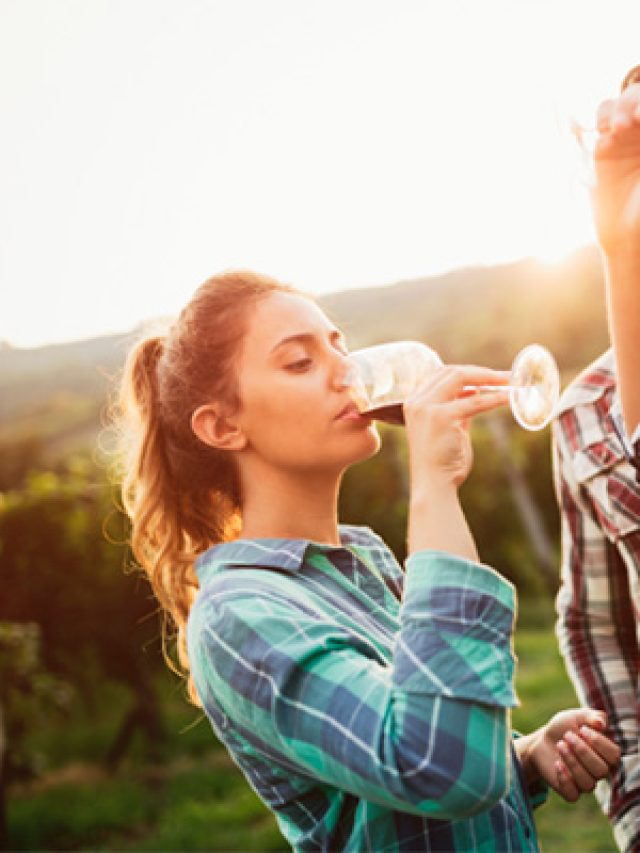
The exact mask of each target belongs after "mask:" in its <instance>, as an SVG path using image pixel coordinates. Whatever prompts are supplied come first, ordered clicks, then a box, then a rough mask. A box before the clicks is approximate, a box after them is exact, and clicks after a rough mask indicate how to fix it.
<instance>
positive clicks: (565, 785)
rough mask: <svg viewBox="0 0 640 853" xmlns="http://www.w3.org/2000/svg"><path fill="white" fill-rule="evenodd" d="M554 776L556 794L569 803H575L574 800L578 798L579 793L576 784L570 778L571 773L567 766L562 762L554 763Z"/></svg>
mask: <svg viewBox="0 0 640 853" xmlns="http://www.w3.org/2000/svg"><path fill="white" fill-rule="evenodd" d="M555 769H556V775H557V777H558V787H557V791H558V793H559V794H560V795H561V796H562V797H564V798H565V800H568V802H570V803H575V802H576V800H578V799H579V797H580V793H581V792H580V791H579V790H578V787H577V786H576V783H575V782H574V781H573V779H572V778H571V773H570V772H569V770H568V768H567V766H566V765H565V764H564V763H563V762H562V761H556V763H555Z"/></svg>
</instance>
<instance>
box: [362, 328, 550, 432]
mask: <svg viewBox="0 0 640 853" xmlns="http://www.w3.org/2000/svg"><path fill="white" fill-rule="evenodd" d="M347 360H348V363H349V367H350V377H349V383H348V384H349V385H350V388H351V394H352V397H353V399H354V401H355V404H356V406H357V407H358V409H359V411H360V412H362V414H366V415H368V416H369V417H372V418H374V419H376V420H382V421H386V422H387V423H394V424H402V423H404V414H403V410H402V405H403V403H404V401H405V400H407V399H408V398H409V397H410V396H411V395H412V394H413V393H414V392H415V391H416V390H417V389H418V388H419V387H420V385H422V384H423V383H424V382H425V381H426V380H427V379H428V378H429V376H430V375H432V374H433V373H434V371H436V370H437V369H439V368H440V367H442V366H443V362H442V359H441V358H440V356H439V355H438V354H437V353H436V352H435V351H434V350H433V349H431V347H428V346H426V345H425V344H423V343H420V342H418V341H396V342H394V343H388V344H379V345H376V346H371V347H365V348H364V349H360V350H356V351H355V352H353V353H351V354H350V355H349V356H348V359H347ZM474 390H477V391H483V390H484V391H490V390H508V391H509V404H510V407H511V411H512V413H513V416H514V418H515V419H516V421H517V422H518V423H519V424H520V426H522V427H524V429H528V430H538V429H542V428H543V427H545V426H546V425H547V424H548V423H549V421H550V420H551V418H552V417H553V413H554V410H555V406H556V403H557V400H558V397H559V395H560V377H559V373H558V368H557V366H556V363H555V359H554V358H553V356H552V355H551V353H550V352H549V351H548V350H547V349H545V347H543V346H541V345H540V344H531V345H529V346H527V347H525V348H524V349H522V350H521V351H520V352H519V353H518V354H517V355H516V357H515V359H514V362H513V365H512V368H511V375H510V381H509V385H508V386H504V387H503V386H480V387H479V388H477V389H474Z"/></svg>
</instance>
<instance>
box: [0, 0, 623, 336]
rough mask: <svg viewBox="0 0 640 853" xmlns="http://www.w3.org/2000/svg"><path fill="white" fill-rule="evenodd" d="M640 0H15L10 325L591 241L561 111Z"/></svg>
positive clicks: (4, 251)
mask: <svg viewBox="0 0 640 853" xmlns="http://www.w3.org/2000/svg"><path fill="white" fill-rule="evenodd" d="M639 33H640V3H638V0H633V2H631V0H630V2H607V3H591V4H589V3H585V2H584V0H582V2H572V0H555V2H552V0H549V2H544V0H531V2H525V0H508V2H491V0H484V2H480V0H474V2H468V3H467V2H456V0H442V2H435V0H385V2H379V0H317V2H316V0H224V1H223V0H200V2H196V0H0V115H1V116H2V119H1V120H2V130H1V132H0V288H1V289H0V294H1V296H0V299H1V302H0V339H6V340H9V341H10V342H12V343H14V344H16V345H25V346H28V345H35V344H40V343H46V342H51V341H60V340H65V339H69V338H81V337H89V336H93V335H95V334H99V333H102V332H111V331H116V330H124V329H128V328H130V327H131V326H133V325H134V324H135V323H137V322H138V321H140V320H142V319H145V318H148V317H150V316H157V315H162V314H167V313H173V312H175V311H177V310H178V309H179V308H180V306H181V305H182V304H183V303H184V302H185V301H186V300H187V299H188V298H189V296H190V294H191V293H192V291H193V290H194V289H195V287H196V286H197V285H198V284H200V282H201V281H202V280H204V279H205V278H206V277H207V276H209V275H210V274H212V273H215V272H218V271H220V270H223V269H227V268H229V267H238V266H241V267H249V268H253V269H257V270H261V271H264V272H267V273H270V274H271V275H275V276H277V277H280V278H282V279H283V280H286V281H290V282H292V283H295V284H296V285H298V286H300V287H303V288H305V289H308V290H311V291H313V292H315V293H323V292H327V291H330V290H337V289H345V288H351V287H361V286H364V285H377V284H386V283H391V282H393V281H395V280H398V279H401V278H408V277H416V276H422V275H429V274H433V273H437V272H440V271H443V270H445V269H449V268H453V267H457V266H461V265H467V264H472V263H477V262H480V263H494V262H501V261H505V260H509V259H513V258H517V257H520V256H524V255H536V256H539V257H541V258H543V259H549V260H551V259H553V258H557V257H559V256H560V255H562V253H564V252H567V251H569V250H570V249H572V248H573V247H575V246H577V245H580V244H583V243H586V242H589V241H590V240H591V227H590V219H589V215H588V206H587V197H586V193H585V190H584V188H583V187H582V186H581V185H580V183H579V180H578V177H577V176H578V171H579V170H578V157H577V155H576V156H575V157H574V154H575V152H574V151H573V148H572V146H571V140H570V139H569V135H568V134H567V133H566V130H565V124H566V119H567V116H568V114H569V113H570V112H576V113H577V114H578V116H579V117H581V116H582V115H583V114H584V112H585V110H586V109H588V108H589V107H593V106H594V105H595V104H596V103H597V102H598V100H599V99H600V98H601V97H604V96H605V95H607V94H609V93H610V92H612V91H615V90H616V88H617V86H618V84H619V81H620V79H621V77H622V76H623V75H624V72H625V71H626V70H627V68H628V67H629V66H630V65H633V64H636V63H638V62H640V50H638V34H639Z"/></svg>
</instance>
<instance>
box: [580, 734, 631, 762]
mask: <svg viewBox="0 0 640 853" xmlns="http://www.w3.org/2000/svg"><path fill="white" fill-rule="evenodd" d="M579 734H580V737H581V738H582V739H583V740H585V741H586V742H587V743H588V744H589V746H590V747H591V749H592V750H593V751H594V752H596V753H597V754H598V755H599V756H600V757H601V758H602V759H603V761H605V762H606V763H607V765H608V766H609V768H612V767H615V766H616V765H617V764H618V762H619V761H620V756H621V755H622V751H621V749H620V747H619V746H618V744H617V743H614V742H613V741H612V740H611V739H610V738H608V737H606V735H603V734H601V733H600V732H597V731H594V729H593V728H592V727H591V726H581V727H580V731H579Z"/></svg>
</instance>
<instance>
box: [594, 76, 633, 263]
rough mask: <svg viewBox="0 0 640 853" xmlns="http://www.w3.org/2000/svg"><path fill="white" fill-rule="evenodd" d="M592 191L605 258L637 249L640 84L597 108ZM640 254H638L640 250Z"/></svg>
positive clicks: (596, 220)
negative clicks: (620, 250) (610, 254)
mask: <svg viewBox="0 0 640 853" xmlns="http://www.w3.org/2000/svg"><path fill="white" fill-rule="evenodd" d="M597 123H598V131H599V135H598V139H597V142H596V148H595V155H594V165H595V184H594V187H593V190H592V206H593V215H594V221H595V226H596V231H597V235H598V242H599V243H600V245H601V247H602V249H603V251H604V252H605V253H606V254H609V253H612V252H615V251H618V250H619V249H624V250H626V249H628V248H629V247H636V249H637V248H638V246H640V83H634V84H633V85H631V86H629V88H628V89H625V91H624V92H623V93H622V94H621V95H620V96H619V97H617V98H612V99H610V100H607V101H605V102H604V103H602V104H601V105H600V108H599V110H598V118H597ZM639 251H640V250H639Z"/></svg>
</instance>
